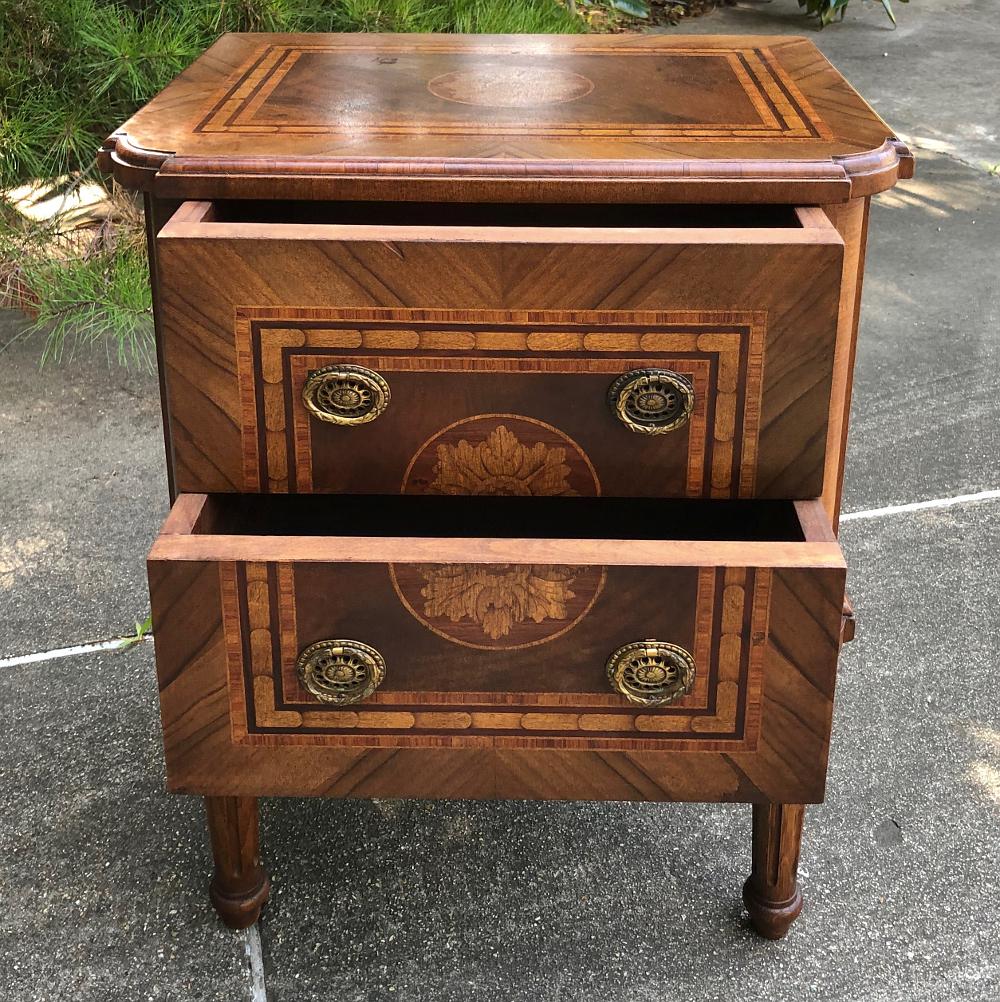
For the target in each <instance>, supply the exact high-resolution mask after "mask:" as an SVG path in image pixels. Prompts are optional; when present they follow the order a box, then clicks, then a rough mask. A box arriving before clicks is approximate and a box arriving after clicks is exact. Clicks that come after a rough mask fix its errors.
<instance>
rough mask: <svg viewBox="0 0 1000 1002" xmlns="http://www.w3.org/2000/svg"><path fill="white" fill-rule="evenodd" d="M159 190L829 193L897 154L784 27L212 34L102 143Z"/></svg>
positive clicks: (314, 194)
mask: <svg viewBox="0 0 1000 1002" xmlns="http://www.w3.org/2000/svg"><path fill="white" fill-rule="evenodd" d="M102 162H103V164H104V166H105V168H106V169H108V170H112V171H114V172H115V174H116V176H117V177H118V179H119V180H120V181H121V182H122V183H123V184H126V185H129V186H135V187H145V188H150V189H153V190H154V191H156V192H157V194H159V195H160V196H164V197H165V196H169V197H182V198H185V197H223V198H231V197H285V198H288V197H295V198H310V199H323V198H385V197H391V198H393V199H412V198H419V199H431V200H457V201H483V200H500V201H539V200H553V201H562V200H569V201H573V200H584V201H586V200H590V201H604V200H614V201H621V200H623V198H624V199H630V200H633V201H669V200H680V201H734V200H749V201H758V200H759V201H784V202H800V203H824V202H826V203H829V202H837V201H843V200H847V199H848V198H850V197H852V196H853V197H860V196H863V195H868V194H872V193H873V192H875V191H878V190H882V189H884V188H886V187H890V186H891V185H892V184H893V183H895V181H896V179H897V177H900V176H903V177H905V176H909V174H910V172H911V170H912V159H911V157H910V155H909V152H908V151H907V150H906V148H905V147H904V146H903V145H902V144H901V143H899V142H898V140H895V139H894V137H893V136H892V134H891V131H890V129H889V128H888V126H886V124H885V123H884V122H883V121H882V120H881V119H880V118H879V117H878V116H877V115H876V114H875V113H874V112H873V111H872V109H871V108H870V107H869V106H868V105H867V104H866V103H865V102H864V101H863V100H862V99H861V98H860V97H859V96H858V95H857V94H856V93H855V92H854V91H853V90H852V89H851V88H850V86H849V85H848V84H847V83H846V82H845V81H844V79H843V77H841V75H840V74H839V73H838V72H837V71H836V70H835V69H834V68H833V67H832V66H831V65H830V64H829V63H828V62H827V60H826V59H825V58H824V57H823V56H822V55H821V54H820V53H819V51H818V50H817V49H816V47H815V46H814V45H813V44H812V43H811V42H809V41H807V40H805V39H801V38H785V37H769V36H745V37H729V38H726V37H707V36H705V37H699V36H687V37H684V38H678V37H668V36H664V35H631V36H622V35H612V36H594V35H584V36H457V35H448V36H434V35H427V36H419V35H403V36H398V35H227V36H224V37H223V38H221V39H220V40H219V41H218V42H217V43H216V44H215V45H214V46H213V47H212V48H211V49H210V50H209V51H208V52H207V53H206V54H205V55H204V56H202V57H201V58H200V59H199V60H197V61H196V62H195V63H194V64H193V65H192V66H191V67H190V68H189V69H188V70H187V71H186V72H185V73H183V74H182V75H181V76H180V77H179V78H178V79H177V80H176V81H175V82H174V83H173V84H171V85H170V86H169V87H168V88H167V89H166V90H165V91H164V92H163V93H162V94H160V95H159V96H158V97H157V98H155V99H154V100H153V101H152V102H151V103H150V104H149V105H147V106H146V107H145V108H144V109H142V110H141V111H139V112H138V113H137V114H136V115H134V116H133V117H132V118H131V119H130V120H129V121H128V122H126V123H125V124H124V125H123V126H122V128H121V129H120V130H119V131H118V132H116V133H115V134H114V135H112V136H111V137H109V139H108V140H107V142H106V144H105V147H104V151H103V154H102Z"/></svg>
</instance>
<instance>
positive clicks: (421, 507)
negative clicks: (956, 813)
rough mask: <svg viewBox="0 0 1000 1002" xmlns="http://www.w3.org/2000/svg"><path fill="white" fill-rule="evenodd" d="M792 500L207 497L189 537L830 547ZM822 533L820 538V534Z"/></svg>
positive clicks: (802, 506) (804, 507) (806, 505)
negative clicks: (822, 544)
mask: <svg viewBox="0 0 1000 1002" xmlns="http://www.w3.org/2000/svg"><path fill="white" fill-rule="evenodd" d="M812 504H813V503H811V502H807V503H804V504H800V503H797V502H793V501H768V500H764V501H759V500H758V501H743V500H740V501H729V500H714V501H703V500H687V499H678V500H653V499H627V498H546V497H542V498H518V497H434V496H416V497H403V496H378V495H376V496H364V497H359V496H351V495H315V494H314V495H270V496H268V495H237V494H218V495H208V496H206V497H205V500H204V504H203V505H202V507H201V510H200V513H199V515H198V517H197V519H196V520H195V521H194V523H193V525H192V528H191V532H192V534H193V535H209V536H211V535H215V536H224V535H238V536H297V535H309V536H317V537H331V536H336V537H341V538H342V537H387V536H392V537H414V538H450V539H473V538H477V537H489V538H492V539H561V540H573V539H613V540H622V541H627V540H665V539H669V540H677V541H693V540H731V541H740V542H784V543H800V542H807V541H811V540H814V539H819V540H825V539H826V538H827V536H826V534H825V533H823V532H822V529H821V528H815V527H813V526H812V525H811V521H810V519H809V518H807V517H805V516H804V515H803V513H804V512H812V511H813V508H812V507H811V506H812ZM817 533H818V536H817Z"/></svg>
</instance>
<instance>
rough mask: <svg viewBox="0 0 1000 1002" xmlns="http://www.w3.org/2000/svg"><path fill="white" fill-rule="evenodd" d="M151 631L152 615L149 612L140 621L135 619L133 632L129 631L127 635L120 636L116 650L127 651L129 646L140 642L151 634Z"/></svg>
mask: <svg viewBox="0 0 1000 1002" xmlns="http://www.w3.org/2000/svg"><path fill="white" fill-rule="evenodd" d="M152 631H153V616H152V613H151V614H150V615H148V616H147V617H146V618H145V619H144V620H143V621H142V622H141V623H140V622H139V620H135V632H134V633H130V634H129V635H128V636H127V637H122V638H121V642H120V643H119V644H118V647H117V650H119V651H127V650H129V648H131V647H135V645H136V644H141V643H142V642H143V641H144V640H146V639H147V638H148V637H151V636H152V635H153V633H152Z"/></svg>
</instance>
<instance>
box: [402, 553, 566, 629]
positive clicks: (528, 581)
mask: <svg viewBox="0 0 1000 1002" xmlns="http://www.w3.org/2000/svg"><path fill="white" fill-rule="evenodd" d="M420 571H421V573H422V574H423V576H424V579H425V580H426V582H427V584H426V585H425V586H424V587H423V588H421V590H420V594H421V595H422V596H423V597H424V599H425V600H426V601H425V602H424V610H423V611H424V615H425V616H427V617H428V618H429V619H438V618H442V617H443V618H447V619H449V620H450V621H451V622H452V623H458V622H460V621H461V620H463V619H469V620H472V621H473V622H474V623H478V624H479V625H480V626H481V627H482V630H483V633H484V634H485V635H486V636H488V637H489V638H490V639H491V640H499V639H500V638H501V637H506V636H507V635H508V634H509V633H510V632H511V630H512V629H513V627H514V626H516V625H517V624H518V623H524V622H526V621H527V620H531V621H532V622H535V623H541V622H542V621H543V620H546V619H554V620H565V619H567V618H568V617H569V610H568V608H567V606H568V603H569V602H570V601H571V600H572V599H574V598H576V594H575V592H573V591H572V590H571V588H570V585H572V584H573V580H574V578H575V577H576V576H577V575H578V574H579V572H580V571H581V568H579V567H558V566H544V565H525V566H520V565H510V564H496V565H487V566H483V565H461V564H427V565H423V566H421V567H420Z"/></svg>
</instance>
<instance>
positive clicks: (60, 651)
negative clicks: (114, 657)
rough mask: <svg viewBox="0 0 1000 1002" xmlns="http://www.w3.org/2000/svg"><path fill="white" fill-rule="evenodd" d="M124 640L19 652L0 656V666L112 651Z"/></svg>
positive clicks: (149, 636) (117, 639)
mask: <svg viewBox="0 0 1000 1002" xmlns="http://www.w3.org/2000/svg"><path fill="white" fill-rule="evenodd" d="M152 639H153V635H152V634H151V633H147V634H146V636H144V637H143V638H142V642H143V643H146V642H147V641H151V640H152ZM124 642H125V641H124V640H123V639H122V638H121V637H118V638H116V639H115V640H98V641H96V642H95V643H92V644H76V645H75V646H74V647H57V648H56V649H55V650H53V651H39V652H38V653H36V654H20V655H18V656H17V657H16V658H0V668H14V667H16V666H17V665H33V664H37V663H38V662H39V661H54V660H55V659H56V658H72V657H76V655H78V654H91V653H93V652H94V651H113V650H116V649H117V648H119V647H121V645H122V644H123V643H124Z"/></svg>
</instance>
